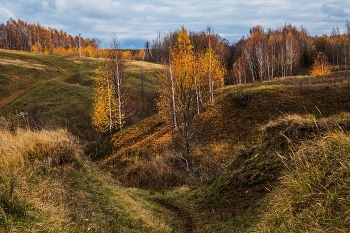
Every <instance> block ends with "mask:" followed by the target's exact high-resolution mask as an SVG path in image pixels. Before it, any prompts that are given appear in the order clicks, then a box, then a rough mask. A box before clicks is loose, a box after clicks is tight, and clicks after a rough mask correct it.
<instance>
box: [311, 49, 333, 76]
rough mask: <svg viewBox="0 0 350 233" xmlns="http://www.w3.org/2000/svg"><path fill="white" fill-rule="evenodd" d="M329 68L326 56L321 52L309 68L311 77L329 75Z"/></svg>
mask: <svg viewBox="0 0 350 233" xmlns="http://www.w3.org/2000/svg"><path fill="white" fill-rule="evenodd" d="M331 73H332V71H331V66H330V64H329V63H328V61H327V56H326V55H325V54H324V53H323V52H318V53H317V56H316V59H315V62H314V64H313V66H312V68H311V75H313V76H322V75H329V74H331Z"/></svg>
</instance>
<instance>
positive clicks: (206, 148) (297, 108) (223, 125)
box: [107, 73, 350, 232]
mask: <svg viewBox="0 0 350 233" xmlns="http://www.w3.org/2000/svg"><path fill="white" fill-rule="evenodd" d="M216 99H217V104H216V106H215V107H214V108H213V109H212V110H213V111H214V112H215V113H216V114H215V115H214V117H212V118H211V123H212V124H213V125H215V126H216V130H214V131H212V132H211V134H210V135H208V136H207V137H206V138H204V139H203V144H202V145H201V146H200V147H199V148H198V149H197V150H196V151H195V152H194V154H193V155H194V156H199V157H200V156H205V155H210V156H213V157H215V156H217V155H218V156H219V157H218V158H219V159H220V158H221V159H222V160H220V162H222V164H223V165H224V166H226V167H227V171H226V172H225V173H224V174H223V175H222V176H220V177H219V178H218V179H213V180H212V181H211V182H209V184H208V185H205V186H203V187H202V188H197V189H195V190H192V191H188V190H186V189H185V190H183V189H182V190H175V191H173V192H169V193H167V195H166V196H162V195H160V196H159V198H162V199H164V198H165V200H168V201H169V202H171V203H175V204H176V205H178V206H180V207H181V208H183V209H185V210H187V211H188V212H190V213H191V214H192V215H193V216H194V218H195V223H196V226H197V228H198V231H200V232H246V231H257V232H259V228H255V227H254V226H255V224H259V222H261V219H268V220H264V221H266V222H267V224H266V225H264V228H261V229H265V230H266V231H268V228H267V227H266V226H268V225H269V224H270V225H271V221H273V219H272V217H271V216H268V217H266V216H265V215H266V213H267V212H268V210H269V209H268V208H271V207H270V206H271V205H272V204H271V203H270V200H274V198H276V195H278V194H277V192H278V191H275V190H279V191H280V190H281V189H282V192H283V187H282V186H280V183H279V180H280V177H284V175H285V174H286V173H285V168H286V166H285V164H284V163H283V161H282V160H281V158H280V157H279V156H278V154H277V153H276V151H277V152H278V153H280V154H282V155H283V156H286V157H288V156H289V155H290V154H289V153H290V150H289V149H290V147H291V146H292V147H293V146H295V150H298V149H299V143H300V142H303V141H306V140H316V141H315V142H313V141H311V142H309V144H311V145H312V144H313V143H317V140H318V137H315V135H319V137H323V136H325V135H327V134H328V132H332V131H334V130H336V129H337V128H338V129H339V127H338V126H340V127H341V128H342V129H343V130H344V131H347V130H348V129H349V128H348V125H349V124H348V123H347V120H348V118H349V116H348V115H346V114H345V115H339V116H337V117H334V118H329V119H328V118H327V117H331V116H333V115H337V114H341V113H342V112H347V111H349V109H350V76H349V75H348V74H347V73H337V74H334V75H332V76H331V77H308V76H306V77H292V78H282V79H277V80H274V81H270V82H264V83H256V84H249V85H238V86H229V87H225V88H224V89H221V90H220V91H219V92H218V93H217V97H216ZM294 114H296V115H294ZM304 115H305V116H304ZM310 116H311V118H310ZM209 117H210V116H209ZM309 118H310V119H309ZM338 118H339V119H341V120H340V121H339V119H338ZM278 119H280V120H279V121H278V122H283V123H281V124H280V125H278V127H276V128H273V127H272V130H271V128H270V127H267V126H268V125H270V124H272V123H271V122H274V121H277V120H278ZM291 119H293V120H291ZM324 119H326V120H324ZM337 119H338V120H337ZM324 122H327V124H326V127H324ZM266 125H267V126H266ZM263 126H266V127H263ZM152 127H154V129H158V130H160V131H159V132H161V131H162V130H163V128H162V127H161V125H157V124H155V123H154V122H153V121H152V120H149V121H145V122H144V123H143V124H142V125H139V126H135V127H131V128H128V129H126V130H125V131H124V132H123V133H121V134H117V135H116V136H115V149H116V150H115V154H114V155H113V156H112V157H111V161H110V162H109V169H111V170H112V171H118V169H117V168H119V167H118V166H120V164H124V166H130V167H133V166H136V164H138V163H141V164H148V163H149V162H148V161H149V160H150V159H152V158H153V159H157V158H158V157H157V156H154V155H153V154H156V155H158V156H161V155H159V153H158V154H157V152H154V147H155V148H156V150H158V149H159V148H162V151H164V148H166V146H167V143H168V141H166V142H165V143H164V132H163V133H160V134H159V135H158V136H159V137H158V139H157V138H155V137H154V134H155V133H154V131H152V130H151V131H150V130H149V129H150V128H152ZM280 133H283V134H284V135H286V136H287V137H291V139H292V140H293V142H296V145H294V144H292V145H290V144H289V143H290V142H289V141H288V140H286V139H285V137H284V136H282V137H280V136H279V135H280ZM266 135H269V136H266ZM304 135H306V136H304ZM294 137H295V138H294ZM168 138H169V137H168ZM148 139H149V140H148ZM129 141H132V142H133V143H134V145H136V146H132V147H130V146H128V145H129V144H128V142H129ZM122 142H123V143H122ZM139 142H142V143H139ZM124 143H125V144H124ZM120 144H124V145H127V147H128V148H127V151H125V147H120ZM151 145H152V146H151ZM162 145H163V147H162ZM149 147H151V149H150V148H149ZM152 147H153V148H152ZM165 151H166V150H165ZM140 153H141V154H142V156H140ZM163 154H164V155H165V154H166V153H164V152H163ZM220 156H221V157H220ZM118 158H119V160H118ZM133 160H135V161H136V162H133ZM107 161H108V160H107ZM163 161H164V159H163ZM218 161H219V160H218ZM118 163H120V164H118ZM107 164H108V162H107ZM130 164H131V165H130ZM159 165H160V166H158V167H157V166H154V168H153V169H155V167H157V168H158V170H161V169H162V165H161V164H159ZM121 169H122V168H121ZM137 169H139V170H140V171H142V169H141V168H140V166H139V167H138V168H137ZM144 169H146V168H144ZM158 170H157V172H158ZM122 171H123V170H122ZM135 171H136V170H135ZM135 171H131V172H135ZM145 171H146V174H148V173H147V170H145ZM124 172H125V171H124ZM131 175H134V176H135V173H131ZM287 175H288V174H287ZM287 175H286V176H287ZM149 177H152V179H153V177H154V175H153V174H151V173H149ZM130 178H134V177H130ZM122 179H123V177H122ZM139 181H143V180H142V179H141V180H139ZM143 182H144V183H146V184H147V182H145V181H143ZM135 184H137V182H135ZM146 187H147V185H146ZM277 187H278V188H277ZM311 195H312V194H311ZM342 198H344V196H342V197H341V198H340V199H339V200H341V199H342ZM283 201H285V199H284V200H283V199H282V200H281V202H280V203H282V204H281V206H283ZM311 202H312V201H311ZM276 211H281V212H283V209H276ZM291 212H293V210H292V209H291ZM342 216H343V215H342ZM274 217H276V216H274ZM292 217H293V214H292V215H289V216H288V215H287V217H284V219H289V218H292ZM294 217H295V216H294ZM294 217H293V218H294ZM330 218H332V216H330ZM271 219H272V220H271ZM311 219H312V218H311ZM268 221H270V223H268ZM276 221H281V220H276ZM309 221H310V219H309ZM281 222H282V223H283V221H281ZM330 222H332V220H330ZM277 225H278V224H277ZM311 225H312V224H310V225H309V226H310V227H311ZM275 227H276V226H275ZM271 229H272V231H281V232H284V230H285V229H287V228H279V226H278V227H276V228H271ZM271 229H270V230H271ZM283 229H284V230H283ZM291 229H293V230H294V231H295V230H297V229H298V228H297V227H296V228H293V227H290V228H289V229H287V231H288V230H290V231H293V230H291ZM300 229H301V228H300ZM303 229H304V228H303ZM319 229H320V231H321V232H322V229H323V231H326V229H327V227H324V228H322V227H320V228H319ZM329 229H333V230H334V228H332V227H330V228H329ZM261 231H263V230H261Z"/></svg>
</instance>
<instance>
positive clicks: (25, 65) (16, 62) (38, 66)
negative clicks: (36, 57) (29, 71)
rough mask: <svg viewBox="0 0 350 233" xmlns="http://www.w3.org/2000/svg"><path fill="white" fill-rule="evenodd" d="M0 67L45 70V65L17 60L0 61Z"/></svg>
mask: <svg viewBox="0 0 350 233" xmlns="http://www.w3.org/2000/svg"><path fill="white" fill-rule="evenodd" d="M0 64H1V65H12V66H18V67H22V68H34V69H38V70H43V69H45V68H47V66H46V65H43V64H38V63H34V62H33V61H30V62H29V61H25V60H19V59H15V60H14V59H3V58H1V59H0Z"/></svg>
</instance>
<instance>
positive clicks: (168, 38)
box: [145, 21, 350, 84]
mask: <svg viewBox="0 0 350 233" xmlns="http://www.w3.org/2000/svg"><path fill="white" fill-rule="evenodd" d="M208 30H209V31H213V30H212V29H211V28H210V27H208V28H207V30H206V31H202V32H192V31H189V38H190V40H191V41H192V43H193V45H194V48H195V50H196V51H199V50H202V49H203V47H205V46H206V45H207V44H208V41H209V40H210V41H211V43H212V49H213V51H215V53H216V54H217V55H218V56H219V58H220V60H221V61H222V63H223V64H224V65H225V67H226V69H227V74H226V75H225V83H226V84H236V83H250V82H256V81H264V80H270V79H273V78H277V77H285V76H288V75H296V74H305V73H308V69H309V68H311V66H312V64H313V63H314V61H315V59H316V57H317V55H318V53H320V52H321V53H323V54H324V56H325V57H326V59H327V62H329V64H330V65H332V67H333V70H341V69H348V68H349V61H350V52H349V51H350V50H349V49H350V23H349V21H346V23H345V27H344V28H343V29H339V28H338V27H336V28H333V29H331V30H330V35H321V36H311V35H310V34H309V32H308V31H307V29H306V28H305V27H300V28H297V27H296V26H293V25H292V24H285V25H284V26H283V27H281V28H278V29H271V28H269V29H267V30H265V29H264V28H263V27H261V26H256V27H253V28H251V29H250V31H249V35H248V36H246V37H244V36H243V37H242V38H241V39H240V40H239V41H237V42H235V43H233V44H230V43H229V42H228V41H227V40H226V39H225V38H222V37H221V36H220V35H218V34H215V33H208ZM179 32H180V31H179V30H177V31H174V32H168V33H158V35H157V37H156V38H155V39H154V40H153V41H152V42H147V43H146V46H145V47H146V48H145V54H146V55H147V56H146V57H147V60H148V61H152V62H156V63H167V62H168V59H169V47H173V46H175V45H176V42H177V38H178V34H179Z"/></svg>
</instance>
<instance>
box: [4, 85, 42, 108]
mask: <svg viewBox="0 0 350 233" xmlns="http://www.w3.org/2000/svg"><path fill="white" fill-rule="evenodd" d="M39 85H40V83H36V84H29V85H28V86H27V87H26V88H24V89H21V90H18V91H16V92H14V93H12V94H11V95H10V96H8V97H7V98H5V99H3V100H1V101H0V108H3V107H4V106H6V105H8V104H10V103H12V102H13V101H15V100H16V99H18V98H19V97H21V96H22V95H24V94H26V93H28V92H29V91H30V90H32V89H34V88H35V87H37V86H39Z"/></svg>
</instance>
